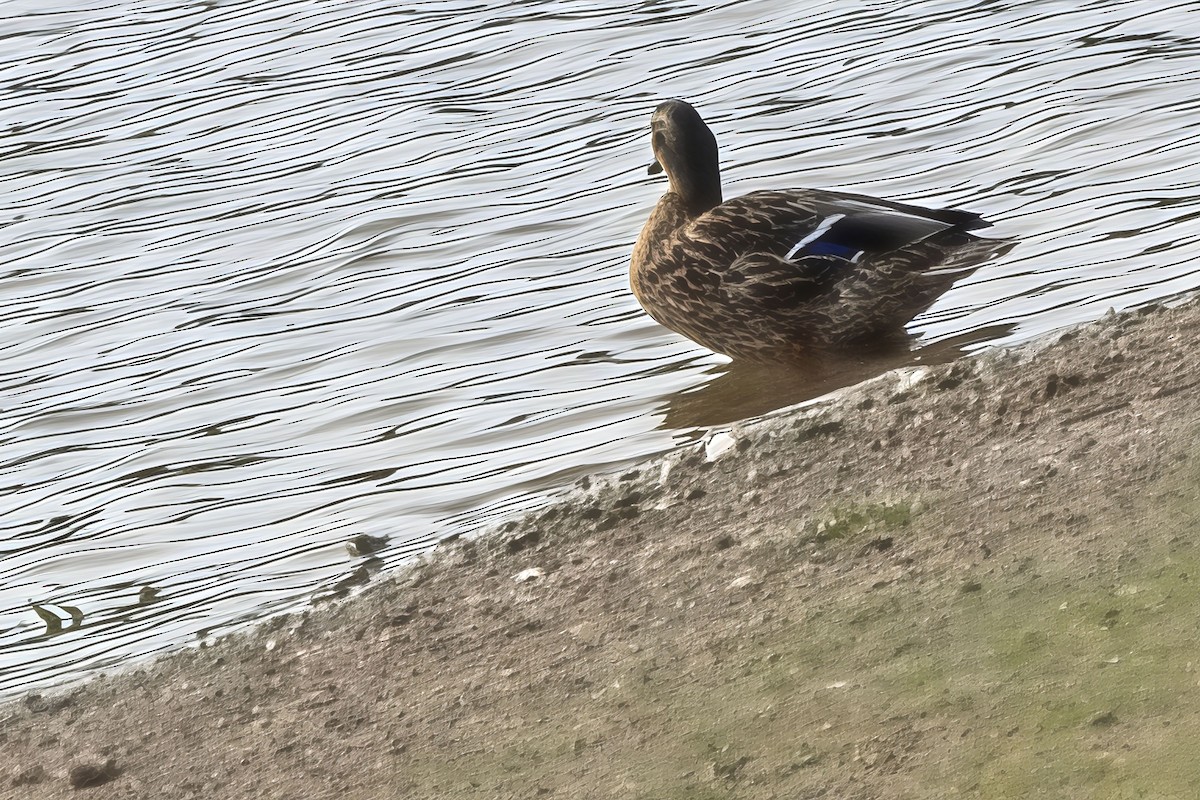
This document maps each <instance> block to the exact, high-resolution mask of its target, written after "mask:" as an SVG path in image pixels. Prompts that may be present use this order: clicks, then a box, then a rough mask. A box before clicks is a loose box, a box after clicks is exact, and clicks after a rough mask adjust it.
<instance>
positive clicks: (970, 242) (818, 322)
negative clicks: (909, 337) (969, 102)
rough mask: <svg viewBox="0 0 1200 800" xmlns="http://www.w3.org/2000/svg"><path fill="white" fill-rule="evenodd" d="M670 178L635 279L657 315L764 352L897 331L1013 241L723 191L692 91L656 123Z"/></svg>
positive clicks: (895, 207)
mask: <svg viewBox="0 0 1200 800" xmlns="http://www.w3.org/2000/svg"><path fill="white" fill-rule="evenodd" d="M651 129H652V140H651V143H652V147H653V149H654V155H655V158H656V161H655V163H654V164H653V165H652V166H651V167H650V172H651V173H652V174H653V173H655V172H658V171H663V170H665V171H666V173H667V177H668V178H670V181H671V187H670V191H669V192H667V194H665V195H663V197H662V199H661V200H660V201H659V202H658V205H657V206H655V208H654V211H653V212H652V213H651V214H650V219H649V220H648V221H647V222H646V226H645V227H644V228H643V229H642V233H641V236H639V237H638V241H637V244H636V245H635V246H634V249H633V256H632V259H631V263H630V285H631V286H632V288H633V293H634V295H635V296H636V297H637V299H638V302H639V303H641V304H642V307H643V308H644V309H646V311H647V313H649V314H650V316H651V317H653V318H654V319H655V320H657V321H658V322H659V323H661V324H663V325H665V326H666V327H668V328H670V329H671V330H673V331H676V332H678V333H681V334H683V335H684V336H686V337H688V338H689V339H691V340H693V341H695V342H698V343H700V344H702V345H704V346H705V347H707V348H709V349H711V350H715V351H717V352H718V353H724V354H726V355H729V356H732V357H734V358H741V359H749V360H753V361H765V362H775V361H786V362H800V361H805V360H808V359H811V358H813V357H818V356H820V355H822V354H824V353H829V352H831V351H838V350H844V349H847V348H851V347H855V346H861V345H864V344H876V343H880V342H883V341H887V340H889V339H894V338H896V337H898V336H900V335H901V334H902V332H903V330H904V326H905V325H906V324H907V323H908V322H909V321H910V320H911V319H912V318H913V317H915V316H916V315H917V314H919V313H921V312H922V311H924V310H925V309H927V308H929V306H930V305H932V304H933V302H934V300H936V299H937V298H938V297H939V296H940V295H941V294H943V293H944V292H945V291H946V290H947V289H949V288H950V286H951V285H953V284H954V282H955V281H956V280H958V279H959V278H961V277H963V276H965V275H967V274H969V273H970V272H971V271H972V270H973V269H974V268H975V267H976V266H977V265H978V264H980V263H981V262H983V261H985V260H987V259H988V258H991V257H993V256H995V255H997V254H999V253H1001V252H1005V251H1007V250H1008V249H1009V248H1011V247H1012V244H1013V243H1012V242H1011V241H1008V240H995V239H982V238H979V237H977V236H974V235H972V234H970V233H967V231H968V230H972V229H974V228H982V227H987V226H988V225H989V224H990V223H988V222H986V221H984V220H983V219H981V218H980V217H979V216H978V215H976V214H972V213H971V212H969V211H958V210H953V209H946V210H933V209H927V208H921V207H919V206H912V205H907V204H904V203H895V202H892V201H889V200H879V199H876V198H872V197H865V196H862V195H853V194H844V193H840V192H827V191H821V190H814V189H791V190H786V191H765V192H753V193H751V194H747V195H743V196H742V197H738V198H735V199H733V200H729V201H726V202H722V199H721V177H720V170H719V168H718V165H717V143H716V139H715V138H714V137H713V135H712V132H711V131H710V130H709V129H708V126H707V125H705V124H704V121H703V120H702V119H701V118H700V115H699V114H698V113H696V110H695V109H693V108H692V107H691V106H690V105H688V104H687V103H685V102H683V101H681V100H669V101H667V102H665V103H663V104H662V105H660V106H659V107H658V108H657V109H656V110H655V112H654V116H653V118H652V120H651Z"/></svg>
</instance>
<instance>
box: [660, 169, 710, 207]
mask: <svg viewBox="0 0 1200 800" xmlns="http://www.w3.org/2000/svg"><path fill="white" fill-rule="evenodd" d="M671 191H672V193H673V194H675V195H677V196H678V197H679V199H680V202H682V204H683V207H684V208H685V209H686V210H687V213H688V215H689V216H690V217H691V218H692V219H695V218H696V217H698V216H700V215H701V214H703V213H705V212H706V211H710V210H711V209H714V208H716V207H717V206H719V205H721V170H720V169H719V168H718V167H717V165H716V163H712V164H704V165H700V164H696V163H693V164H692V165H691V168H690V169H688V170H687V171H686V172H685V173H683V174H682V175H672V176H671ZM663 199H666V198H663Z"/></svg>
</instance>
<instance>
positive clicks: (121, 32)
mask: <svg viewBox="0 0 1200 800" xmlns="http://www.w3.org/2000/svg"><path fill="white" fill-rule="evenodd" d="M493 5H494V4H485V3H472V2H460V1H459V0H433V1H432V2H424V3H420V4H415V5H414V4H409V5H406V6H403V7H381V6H378V5H376V4H369V3H337V4H313V3H307V2H300V0H272V2H268V3H264V2H260V1H259V0H255V1H254V2H250V0H233V1H227V0H216V1H215V2H206V3H196V4H183V5H181V4H178V3H168V2H165V0H150V2H141V3H132V2H129V1H128V0H120V2H110V3H109V4H107V5H103V6H102V7H99V8H88V9H80V8H78V7H77V6H75V5H70V4H66V3H63V2H59V3H58V4H54V3H51V4H50V5H46V4H44V3H38V4H34V3H29V2H24V0H13V2H9V3H7V4H5V6H4V8H3V9H2V10H0V14H3V15H4V17H3V22H4V27H3V29H4V31H5V34H4V35H3V36H0V53H2V54H3V55H7V56H9V57H8V58H3V59H0V109H2V110H3V118H4V120H5V123H4V125H3V127H0V164H2V165H3V169H2V170H0V181H3V189H4V191H3V195H2V196H3V198H4V199H3V200H0V264H2V265H3V266H2V267H0V271H2V277H3V280H2V282H0V292H3V299H4V303H3V305H2V306H0V333H2V334H3V335H0V392H2V394H0V396H3V397H4V400H5V403H4V407H5V412H6V413H5V414H4V415H3V417H0V498H2V500H3V504H4V505H3V508H4V511H5V513H4V514H3V515H0V531H3V534H4V535H3V538H2V540H0V693H6V692H12V691H17V690H20V689H22V688H25V687H29V686H36V685H45V684H47V683H50V682H53V681H56V680H60V679H63V678H67V677H72V676H76V675H79V674H86V673H88V672H90V671H94V670H96V669H98V668H101V667H104V666H108V665H112V664H117V663H124V662H127V661H128V660H130V659H131V658H133V657H136V656H138V655H141V654H145V653H149V652H153V651H156V650H159V649H162V648H164V647H169V646H171V645H175V644H178V643H180V642H184V641H188V640H191V639H194V638H195V637H196V636H197V635H207V634H208V633H209V632H211V631H221V630H227V629H229V628H230V627H231V626H234V625H236V624H239V623H241V622H244V621H248V620H253V619H257V618H261V616H262V615H264V614H265V613H268V612H269V611H271V610H275V609H280V608H287V607H294V606H295V605H297V604H299V603H303V602H306V601H307V600H308V599H309V598H310V597H312V596H313V594H314V592H315V593H317V594H318V595H324V594H329V593H337V592H339V591H342V590H343V589H345V588H346V587H348V586H349V584H350V583H353V582H354V581H357V580H361V579H362V578H363V576H364V575H365V574H366V573H362V572H358V571H356V570H357V569H358V568H359V567H360V566H365V565H364V564H361V563H360V561H358V560H354V559H350V558H348V557H347V554H346V552H345V550H344V548H343V547H342V543H343V542H344V541H345V540H347V539H349V538H350V537H352V536H355V535H358V534H363V533H369V534H374V535H388V536H390V537H391V540H390V544H389V546H388V548H387V549H386V550H385V551H384V552H383V553H381V554H379V555H380V557H381V558H382V559H383V560H384V561H385V562H388V563H395V562H396V561H398V560H400V559H402V558H404V557H406V556H408V555H411V554H413V553H417V552H420V551H421V550H423V549H424V548H426V547H428V546H429V544H430V543H432V542H434V541H436V540H437V539H438V538H440V537H443V536H445V535H448V534H454V533H459V532H461V531H469V530H473V529H476V528H478V527H479V526H481V525H483V524H485V523H487V522H488V521H490V520H495V519H497V518H499V517H500V516H503V515H504V514H509V513H513V512H515V511H519V510H521V509H523V508H528V507H530V506H531V505H532V504H534V503H536V502H538V500H539V498H541V497H544V496H545V494H546V492H548V491H551V490H553V489H555V488H556V487H560V486H562V485H564V484H566V483H569V482H570V481H571V480H572V479H573V478H574V477H575V476H577V475H579V474H582V473H585V472H589V471H593V470H595V469H600V468H605V467H608V466H612V465H617V464H621V463H626V462H628V461H629V460H631V459H634V458H637V457H640V456H644V455H646V454H649V453H654V452H659V451H661V450H663V449H665V448H667V447H670V446H672V445H673V444H675V443H677V442H679V441H682V440H685V439H688V438H691V437H694V436H695V435H696V430H695V429H694V426H703V425H705V424H711V422H712V421H716V418H717V416H719V413H717V412H713V411H712V409H711V408H710V410H709V411H708V412H704V411H701V412H700V416H699V417H696V416H695V414H694V413H693V412H694V411H695V409H697V408H701V409H703V408H704V398H705V396H706V393H707V395H708V396H709V397H710V398H711V399H710V403H717V404H726V405H727V404H728V403H729V402H730V401H729V400H728V395H726V394H721V389H720V387H721V385H722V384H727V383H728V381H723V380H722V378H730V379H732V378H733V377H734V375H735V372H731V371H730V368H728V367H725V366H722V359H720V358H718V357H714V356H712V355H711V354H707V353H704V352H702V351H700V350H698V349H697V348H696V347H694V346H693V345H691V344H690V343H688V342H686V341H682V340H680V339H679V338H678V337H676V336H674V335H673V334H671V333H669V332H667V331H665V330H663V329H662V328H660V327H658V326H656V325H655V324H653V323H652V322H651V321H649V320H648V319H647V318H646V317H645V316H644V315H643V314H642V313H641V312H640V310H639V309H638V308H637V307H636V305H635V304H634V302H633V300H632V298H631V297H630V295H629V293H628V289H627V285H626V276H625V268H626V264H627V257H628V252H629V248H630V245H631V243H632V240H633V238H634V236H636V234H637V231H638V230H639V228H640V226H641V223H642V221H643V220H644V219H645V216H646V214H647V213H648V210H649V208H650V207H651V205H652V204H653V202H654V201H655V199H656V197H657V195H658V194H659V193H660V192H661V191H662V184H661V182H660V181H658V180H656V179H651V178H648V177H647V176H646V174H645V167H646V165H647V164H648V163H649V159H650V155H649V147H648V142H647V137H646V130H647V126H648V118H649V112H650V110H651V109H652V108H653V106H654V105H655V104H656V103H657V102H658V101H659V100H660V99H662V98H664V97H669V96H677V97H686V98H688V99H690V100H692V101H693V102H695V103H697V104H698V105H699V106H700V108H701V109H702V111H703V112H704V113H705V115H706V117H707V118H708V119H709V120H710V122H711V123H712V125H713V127H714V129H715V131H716V133H717V135H718V137H719V140H720V142H721V146H722V155H723V163H724V166H725V178H726V183H727V194H729V195H733V194H736V193H740V192H744V191H749V190H752V189H759V188H767V187H778V186H788V185H791V186H797V185H799V186H825V187H842V188H846V189H849V190H855V191H862V192H867V193H872V194H882V195H887V196H892V197H897V198H906V199H912V200H915V201H918V202H924V203H929V204H946V205H951V204H961V205H964V206H967V207H970V208H972V209H975V210H978V211H980V212H983V213H986V214H987V215H988V217H989V218H990V219H993V220H995V221H996V222H997V227H996V230H997V232H998V233H999V234H1000V235H1008V236H1015V237H1018V238H1019V239H1020V240H1021V244H1020V246H1019V247H1018V248H1017V249H1016V250H1014V251H1013V253H1012V254H1010V255H1009V256H1008V257H1006V258H1005V259H1004V260H1003V261H1000V262H997V263H995V264H992V265H989V266H988V267H987V268H986V269H982V270H980V271H978V272H977V273H975V274H974V275H973V276H972V277H971V278H969V279H967V280H965V281H964V282H963V283H962V284H961V285H960V286H958V287H956V288H955V289H954V290H953V291H952V292H950V293H949V294H948V295H947V296H946V297H945V298H943V300H942V301H940V302H939V303H938V304H937V305H936V306H935V307H934V308H933V309H931V310H930V311H929V312H928V313H927V314H926V315H924V316H922V317H921V318H920V319H918V320H917V321H916V322H915V323H914V326H913V332H914V333H916V334H920V335H921V336H922V337H923V341H924V342H925V343H935V344H934V345H933V346H931V347H930V348H928V350H927V352H928V353H933V352H934V351H935V350H936V349H937V346H938V345H937V344H936V343H947V345H948V352H950V351H952V352H959V351H960V350H961V348H966V349H968V350H969V349H972V348H976V347H979V346H983V345H984V344H985V342H988V341H990V342H992V343H1001V344H1003V343H1011V342H1015V341H1019V340H1021V339H1023V338H1028V337H1030V336H1032V335H1035V334H1038V333H1040V332H1043V331H1047V330H1050V329H1053V328H1056V327H1059V326H1062V325H1066V324H1070V323H1073V322H1077V321H1082V320H1086V319H1091V318H1094V317H1096V316H1098V315H1100V314H1102V313H1104V312H1105V311H1106V310H1107V309H1108V308H1109V307H1114V306H1115V307H1126V306H1131V305H1137V304H1141V303H1146V302H1150V301H1154V300H1158V299H1162V298H1168V297H1172V296H1175V295H1178V294H1179V293H1181V292H1185V291H1189V290H1193V289H1195V288H1196V287H1197V285H1198V284H1200V277H1198V276H1200V234H1197V233H1196V232H1195V228H1196V226H1195V221H1196V219H1197V217H1198V216H1200V208H1198V207H1197V206H1196V200H1195V198H1196V197H1197V196H1198V194H1200V192H1198V188H1200V167H1198V166H1197V165H1198V164H1200V143H1198V142H1197V140H1196V137H1195V136H1194V130H1195V128H1196V127H1197V122H1198V117H1200V102H1198V101H1197V100H1196V97H1197V96H1200V91H1198V90H1200V72H1197V71H1196V70H1195V69H1193V68H1192V65H1194V64H1195V63H1196V58H1197V57H1198V56H1200V38H1197V37H1194V36H1190V35H1188V34H1187V33H1186V32H1187V31H1189V30H1191V28H1192V27H1194V25H1193V24H1191V23H1193V22H1194V19H1193V17H1194V16H1195V12H1194V10H1193V8H1192V5H1193V4H1191V3H1186V2H1180V3H1176V4H1173V5H1172V4H1167V5H1164V4H1161V3H1149V2H1145V1H1144V0H1142V1H1137V0H1135V2H1128V3H1121V4H1113V3H1109V2H1102V1H1101V0H1095V1H1094V2H1089V3H1084V4H1083V5H1079V4H1073V3H1066V2H1049V3H1039V4H1028V3H1013V2H1003V1H1002V0H988V1H987V2H976V3H967V2H959V1H958V0H922V1H921V2H915V3H913V2H907V3H900V2H897V1H896V0H880V2H875V3H870V4H860V5H858V6H855V7H853V8H850V7H847V6H846V5H845V4H839V3H833V2H813V3H809V4H807V5H806V6H805V8H804V10H803V13H801V14H797V12H796V7H795V5H794V4H786V3H782V2H753V3H752V2H748V0H733V1H731V2H724V3H702V2H684V1H683V0H678V1H676V0H668V1H667V2H660V3H642V2H601V3H595V2H586V3H585V2H582V0H575V2H559V3H545V2H541V1H540V0H529V2H521V3H510V4H508V5H506V6H504V7H503V8H500V7H493ZM959 342H961V343H962V344H961V345H960V344H958V343H959ZM951 344H953V346H952V347H950V346H949V345H951ZM956 348H957V349H956ZM939 357H940V356H939ZM739 380H741V378H739ZM743 385H745V384H743ZM821 390H823V389H821V388H820V387H813V388H812V390H811V391H821ZM794 392H795V394H792V395H788V396H781V397H778V398H772V397H766V398H763V403H762V404H761V407H760V408H758V410H760V411H761V410H765V409H766V408H769V407H770V405H771V404H772V403H773V404H775V405H778V404H781V403H784V402H788V401H789V400H797V399H801V398H802V397H804V396H808V395H807V394H805V390H804V389H803V387H800V388H796V389H794ZM810 393H811V392H810ZM718 398H722V399H718ZM706 413H707V414H708V415H709V416H708V417H707V419H708V421H707V422H706V417H705V416H704V415H705V414H706ZM731 413H732V412H731ZM369 563H371V564H372V565H374V563H375V562H369ZM371 568H372V569H374V566H372V567H371ZM347 581H349V583H347ZM145 587H153V589H156V590H157V593H155V592H153V591H150V592H147V591H143V590H144V589H145ZM35 605H36V606H37V608H38V609H40V611H37V610H35V608H34V606H35ZM42 612H45V613H51V614H55V615H57V616H59V617H60V618H61V619H62V620H64V623H63V624H62V625H61V626H57V627H56V626H54V625H52V624H49V623H47V622H46V620H45V618H44V617H43V616H42Z"/></svg>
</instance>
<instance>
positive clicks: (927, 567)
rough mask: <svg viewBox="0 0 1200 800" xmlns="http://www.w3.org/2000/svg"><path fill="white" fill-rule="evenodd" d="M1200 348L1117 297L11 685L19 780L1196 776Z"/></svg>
mask: <svg viewBox="0 0 1200 800" xmlns="http://www.w3.org/2000/svg"><path fill="white" fill-rule="evenodd" d="M1198 352H1200V304H1197V303H1189V304H1188V305H1186V306H1183V307H1180V308H1176V309H1171V310H1161V309H1160V310H1155V311H1152V312H1143V313H1134V314H1129V315H1124V316H1120V317H1116V318H1112V319H1108V320H1105V321H1103V322H1101V323H1098V324H1095V325H1092V326H1089V327H1086V328H1081V329H1078V330H1075V331H1073V332H1071V333H1069V334H1067V335H1064V336H1060V337H1055V338H1054V341H1052V342H1048V343H1043V344H1042V345H1040V346H1038V347H1030V348H1024V349H1022V350H1021V351H1018V352H1014V353H996V354H992V355H988V356H985V357H982V358H977V359H970V360H966V361H960V362H957V363H954V364H949V365H944V366H938V367H934V368H931V369H928V370H925V371H923V372H917V373H912V372H909V373H907V374H902V375H897V374H892V375H888V376H884V377H883V378H881V379H879V380H876V381H875V382H873V383H871V384H870V385H868V386H865V387H860V388H858V389H855V390H852V391H850V392H848V393H847V394H846V395H845V396H843V397H842V398H841V399H840V400H839V401H837V402H836V403H832V404H828V405H825V406H822V407H819V408H816V409H812V410H808V411H805V412H801V413H791V414H784V415H780V416H778V417H775V418H773V419H769V420H765V421H761V422H758V423H755V424H748V425H743V426H737V427H735V428H734V429H733V430H732V431H731V433H730V434H728V435H726V434H722V435H718V436H716V437H715V438H713V439H712V440H711V441H709V442H708V443H706V445H704V446H700V447H694V448H688V449H685V450H682V451H679V452H677V453H675V454H673V455H672V456H670V457H669V458H667V459H666V460H663V461H660V462H655V463H652V464H648V465H646V466H644V467H643V468H641V469H639V470H633V471H631V472H629V473H627V474H624V475H620V476H613V477H612V478H610V479H605V480H600V481H592V482H585V485H583V486H581V487H580V488H579V489H577V490H576V491H575V492H574V493H573V494H572V495H570V496H569V497H568V498H566V499H565V500H564V502H563V503H560V504H557V505H554V506H551V507H549V508H547V509H546V510H544V511H542V512H540V513H538V514H534V515H532V516H530V517H528V518H526V519H524V520H522V521H520V522H517V523H513V524H510V525H508V526H507V527H506V529H505V530H503V531H501V532H499V533H497V534H496V535H495V536H492V537H489V538H487V539H484V540H479V541H475V542H463V543H456V544H453V545H451V546H448V547H445V548H443V549H442V550H441V552H439V553H437V554H435V556H434V557H432V558H430V559H429V560H428V561H427V562H426V563H425V564H423V565H422V566H420V567H418V568H416V569H414V570H413V571H412V572H410V573H407V574H405V575H403V576H400V577H399V578H397V579H396V580H394V581H387V582H384V583H382V584H381V585H379V586H376V587H373V588H372V589H371V590H370V591H368V592H366V593H365V594H364V595H363V596H362V597H360V598H357V599H354V600H352V601H349V602H345V603H342V604H339V605H335V606H325V607H321V608H318V609H317V610H315V611H313V612H311V613H309V614H307V615H304V616H296V617H288V618H283V619H279V620H276V621H273V622H272V623H269V624H268V625H267V626H265V627H264V628H263V629H261V630H259V631H256V632H255V633H254V634H251V635H246V636H240V637H234V638H231V639H228V640H225V641H222V642H218V643H217V644H216V645H215V646H211V647H205V648H196V649H192V650H189V651H186V652H183V653H180V654H178V655H175V656H172V657H169V658H164V659H161V660H159V661H157V662H155V663H154V664H152V665H149V666H147V667H146V668H145V669H142V670H138V671H135V672H129V673H127V674H124V675H120V676H117V677H110V678H105V679H101V680H97V681H94V682H92V683H90V684H88V685H86V686H84V687H82V688H78V689H75V690H72V691H69V692H64V693H60V694H52V695H47V696H45V697H38V696H31V697H27V698H25V699H23V700H20V701H17V702H15V703H10V704H8V705H6V706H0V723H2V724H0V795H3V796H9V795H12V796H15V797H32V798H42V797H68V796H69V797H76V796H79V797H83V796H86V797H90V798H97V799H99V798H117V797H121V798H124V797H153V798H186V797H205V798H214V797H220V798H225V797H272V798H275V797H278V798H299V797H303V798H313V797H316V798H323V797H330V798H332V797H338V798H347V797H349V798H381V797H422V798H424V797H481V798H484V797H486V798H492V797H512V798H529V797H542V796H545V797H564V798H585V797H597V798H600V797H619V798H760V797H761V798H768V797H778V798H808V797H829V798H944V797H958V796H966V797H972V796H976V797H988V798H994V797H1023V798H1027V797H1054V798H1072V797H1079V798H1094V797H1109V796H1121V797H1124V796H1155V797H1174V796H1178V797H1191V796H1194V787H1195V786H1196V785H1197V782H1198V780H1200V774H1197V773H1200V766H1198V765H1197V764H1198V762H1197V761H1196V759H1195V758H1194V754H1193V752H1192V751H1193V749H1194V742H1195V741H1197V740H1198V737H1200V688H1198V683H1200V674H1198V673H1197V671H1196V670H1197V665H1200V645H1197V644H1196V639H1197V636H1196V626H1197V622H1196V620H1198V619H1200V550H1198V549H1197V545H1196V542H1197V538H1198V537H1197V534H1198V533H1200V530H1198V523H1197V520H1198V519H1200V448H1198V445H1197V432H1198V429H1200V426H1198V424H1197V423H1198V420H1197V411H1196V405H1197V403H1196V397H1197V386H1198V384H1200V363H1198V362H1200V357H1198V356H1197V353H1198ZM73 784H75V785H88V784H95V785H92V786H86V788H79V789H75V788H73Z"/></svg>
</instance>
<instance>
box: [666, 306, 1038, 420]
mask: <svg viewBox="0 0 1200 800" xmlns="http://www.w3.org/2000/svg"><path fill="white" fill-rule="evenodd" d="M1014 327H1015V326H1014V325H993V326H989V327H986V328H980V329H978V330H974V331H971V332H969V333H965V334H962V335H959V336H955V337H952V338H949V339H942V340H941V341H938V342H934V343H932V344H929V345H926V346H924V347H918V348H911V347H910V346H909V344H910V343H911V340H909V341H908V342H904V343H901V344H895V345H892V346H890V347H887V348H883V349H877V350H869V351H861V352H856V353H846V354H841V355H840V356H839V357H837V358H827V359H823V360H820V361H813V362H812V363H810V364H805V365H803V366H780V365H765V364H753V363H743V362H737V361H734V362H732V363H729V364H722V365H719V366H716V367H713V368H712V370H710V372H711V373H713V374H715V375H716V376H717V377H716V378H714V379H713V380H712V381H710V382H709V383H707V384H705V385H704V386H701V387H700V388H699V389H691V390H688V391H686V392H682V393H680V394H677V395H675V396H674V397H672V398H671V399H670V400H669V401H668V404H667V408H666V415H665V417H664V418H663V422H662V427H664V428H675V429H688V428H711V427H713V426H715V425H723V424H725V423H729V422H733V421H735V420H739V419H746V418H749V417H756V416H759V415H760V414H766V413H768V412H770V411H775V410H776V409H780V408H785V407H787V406H791V405H795V404H797V403H803V402H805V401H806V400H812V399H814V398H817V397H821V396H822V395H825V394H829V393H830V392H833V391H836V390H837V389H841V388H843V387H845V386H852V385H854V384H856V383H861V382H862V381H865V380H868V379H870V378H874V377H875V376H877V375H882V374H883V373H884V372H887V371H888V370H892V369H897V368H899V367H909V366H917V365H923V364H944V363H946V362H949V361H953V360H955V359H957V358H961V357H963V356H965V355H966V354H967V353H968V350H967V348H969V347H971V346H972V345H979V344H981V343H983V342H988V341H993V340H995V339H999V338H1001V337H1003V336H1006V335H1007V334H1009V333H1010V332H1011V331H1012V330H1013V328H1014Z"/></svg>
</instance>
